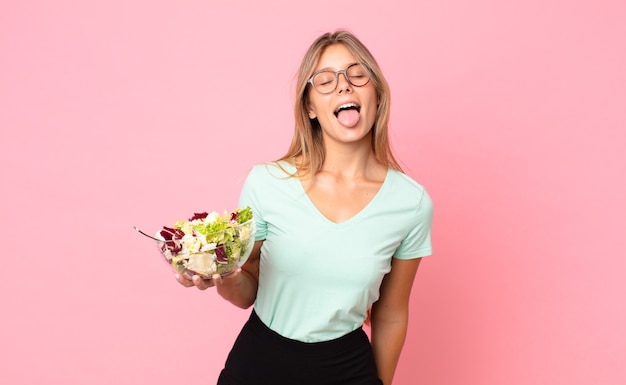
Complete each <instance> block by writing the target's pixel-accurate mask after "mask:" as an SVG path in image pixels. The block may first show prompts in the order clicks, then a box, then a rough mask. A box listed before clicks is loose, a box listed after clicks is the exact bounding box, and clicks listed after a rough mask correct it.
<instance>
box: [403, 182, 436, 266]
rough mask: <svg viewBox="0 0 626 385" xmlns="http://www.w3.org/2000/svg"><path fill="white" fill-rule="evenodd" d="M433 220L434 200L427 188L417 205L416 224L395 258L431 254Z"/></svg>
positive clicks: (409, 257)
mask: <svg viewBox="0 0 626 385" xmlns="http://www.w3.org/2000/svg"><path fill="white" fill-rule="evenodd" d="M432 222H433V202H432V200H431V198H430V196H429V195H428V193H427V192H426V190H423V194H422V196H421V198H420V199H419V203H418V205H417V207H416V212H415V217H414V225H413V227H412V228H411V229H410V231H409V232H408V234H407V235H406V237H405V238H404V239H403V240H402V242H401V243H400V246H399V247H398V248H397V249H396V252H395V253H394V258H398V259H413V258H420V257H425V256H427V255H431V254H432V245H431V239H430V233H431V227H432Z"/></svg>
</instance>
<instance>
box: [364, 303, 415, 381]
mask: <svg viewBox="0 0 626 385" xmlns="http://www.w3.org/2000/svg"><path fill="white" fill-rule="evenodd" d="M407 327H408V320H406V321H387V320H381V319H377V318H376V315H375V314H373V315H372V329H371V330H372V349H373V350H374V359H375V361H376V367H377V369H378V377H379V378H380V379H381V380H382V381H383V384H384V385H391V383H392V380H393V376H394V373H395V371H396V367H397V365H398V360H399V359H400V353H401V352H402V347H403V346H404V341H405V339H406V332H407Z"/></svg>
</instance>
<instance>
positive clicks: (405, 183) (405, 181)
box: [388, 168, 426, 194]
mask: <svg viewBox="0 0 626 385" xmlns="http://www.w3.org/2000/svg"><path fill="white" fill-rule="evenodd" d="M388 172H389V175H390V179H391V180H392V182H393V184H394V185H398V186H399V187H401V188H402V189H408V190H411V191H414V192H418V193H420V194H424V193H426V188H425V187H424V186H423V185H422V184H420V183H419V182H417V181H416V180H415V179H414V178H413V177H411V176H410V175H408V174H405V173H404V172H402V171H399V170H395V169H392V168H390V169H389V171H388Z"/></svg>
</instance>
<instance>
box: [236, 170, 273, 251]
mask: <svg viewBox="0 0 626 385" xmlns="http://www.w3.org/2000/svg"><path fill="white" fill-rule="evenodd" d="M259 171H260V170H259V167H258V166H255V167H253V168H252V170H250V172H249V173H248V176H247V178H246V181H245V182H244V184H243V188H242V189H241V194H240V196H239V207H241V208H244V207H247V206H250V208H251V209H252V214H253V215H254V220H255V222H256V236H255V240H257V241H262V240H264V239H265V238H266V237H267V222H266V221H265V220H264V219H263V209H262V206H261V204H260V199H259V196H258V192H259V191H262V189H263V185H262V184H263V180H262V178H261V176H262V175H260V172H259Z"/></svg>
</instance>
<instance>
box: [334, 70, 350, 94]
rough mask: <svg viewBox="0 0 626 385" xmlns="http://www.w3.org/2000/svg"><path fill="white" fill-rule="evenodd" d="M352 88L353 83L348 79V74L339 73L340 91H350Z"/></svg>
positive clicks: (338, 86)
mask: <svg viewBox="0 0 626 385" xmlns="http://www.w3.org/2000/svg"><path fill="white" fill-rule="evenodd" d="M351 89H352V85H351V84H350V82H349V81H348V78H347V77H346V74H344V73H341V74H337V90H338V91H339V92H343V91H350V90H351Z"/></svg>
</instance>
